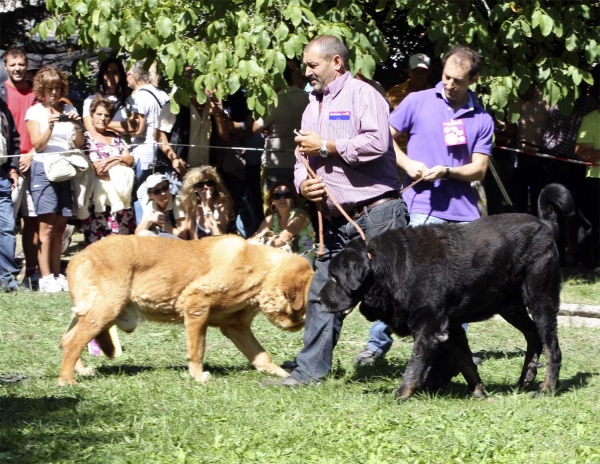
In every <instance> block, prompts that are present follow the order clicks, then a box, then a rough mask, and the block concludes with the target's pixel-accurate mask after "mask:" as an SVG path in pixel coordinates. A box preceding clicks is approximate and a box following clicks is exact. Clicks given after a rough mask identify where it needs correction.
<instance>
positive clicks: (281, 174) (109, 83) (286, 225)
mask: <svg viewBox="0 0 600 464" xmlns="http://www.w3.org/2000/svg"><path fill="white" fill-rule="evenodd" d="M465 53H466V52H465ZM3 60H4V65H5V68H6V71H7V74H8V80H7V81H6V82H4V83H0V96H1V97H2V98H1V105H2V106H1V107H0V110H1V111H0V113H1V114H2V130H3V132H2V133H3V134H4V138H5V139H6V140H7V141H8V144H7V153H9V154H15V155H17V154H20V155H21V156H20V158H16V157H15V158H8V160H9V161H8V162H6V163H4V164H2V166H1V167H0V190H2V189H4V190H6V192H5V193H9V194H11V196H12V203H11V205H10V206H11V208H8V203H7V204H6V208H4V206H2V205H4V203H6V202H2V201H0V206H2V210H1V211H0V213H1V216H2V218H1V220H0V224H1V225H2V230H4V229H6V231H5V232H1V231H0V234H2V235H1V236H0V265H1V273H2V275H1V276H0V278H1V279H2V281H1V282H2V288H4V289H7V290H13V289H15V288H20V287H19V285H23V286H24V285H25V284H26V286H27V287H29V288H31V287H32V286H39V289H40V291H44V292H56V291H66V290H68V286H67V283H66V279H65V276H64V271H63V270H62V269H61V253H62V252H63V251H64V248H65V245H64V240H63V238H64V237H63V236H64V235H65V229H66V227H67V224H68V223H71V224H77V225H79V224H81V228H82V230H83V234H84V245H85V246H88V245H90V244H92V243H94V242H95V241H97V240H99V239H102V238H104V237H107V236H110V235H114V234H138V235H162V236H166V237H171V238H172V237H176V238H178V239H183V240H193V239H200V238H202V237H205V236H210V235H220V234H225V233H238V234H240V235H242V236H244V237H246V238H250V239H255V238H256V237H257V236H260V235H261V234H264V233H265V232H266V231H270V232H271V233H273V234H275V238H274V239H271V240H269V241H268V243H269V244H270V245H271V246H277V247H283V246H285V245H289V244H292V245H293V246H292V247H293V249H294V251H296V252H299V253H304V254H305V255H306V256H307V258H309V259H312V256H311V253H310V251H311V249H312V248H313V245H314V244H315V241H316V238H315V228H314V225H316V224H315V220H314V217H315V215H314V212H315V208H314V205H313V204H312V202H308V203H309V204H310V205H311V207H312V209H311V211H310V213H309V212H308V211H305V208H304V206H305V205H306V201H305V198H303V197H305V196H304V195H303V197H300V196H299V195H298V193H297V190H296V187H294V185H293V182H294V165H295V163H296V155H295V154H294V150H295V149H296V147H297V145H298V141H297V139H295V135H294V129H296V128H300V127H301V126H302V115H303V112H304V111H305V108H306V107H307V105H308V104H309V94H311V92H313V95H315V94H316V95H319V94H320V91H319V90H318V89H316V93H314V91H315V87H314V84H315V82H307V79H306V77H305V75H303V73H302V71H301V70H300V63H299V62H298V61H297V60H289V61H288V63H287V67H286V69H285V72H284V77H285V81H286V86H285V87H284V88H278V89H276V90H277V92H278V105H277V106H270V107H269V114H268V115H267V116H265V117H264V118H259V119H256V120H254V119H253V118H252V115H251V112H250V111H249V110H248V108H247V106H246V104H245V92H244V90H243V89H241V90H240V91H238V92H237V93H236V94H235V95H232V96H230V97H228V98H227V99H226V100H219V99H218V98H217V97H216V95H215V94H214V93H213V92H211V91H209V90H207V91H206V102H205V103H200V102H199V101H198V100H196V99H195V98H191V99H190V102H189V105H188V106H181V108H180V111H179V113H178V114H174V113H173V112H172V111H171V105H170V104H169V100H170V98H171V97H170V95H169V94H168V93H167V92H169V90H168V89H165V90H167V91H165V90H162V89H161V88H160V76H158V74H157V72H156V65H155V63H150V62H146V61H145V60H141V61H137V62H134V63H133V64H131V65H130V66H128V67H127V68H125V66H124V65H123V62H122V61H121V60H120V59H119V58H115V57H109V58H107V59H106V60H104V61H103V62H102V63H100V66H99V69H98V73H97V82H96V87H95V91H94V93H93V94H91V95H89V96H88V97H87V98H86V99H85V100H84V102H83V108H82V111H81V113H80V112H79V111H78V110H77V109H76V108H75V107H73V106H72V105H70V102H69V101H68V100H67V99H66V97H67V95H68V91H69V86H68V81H67V79H66V77H65V75H64V73H63V72H61V71H60V70H59V69H57V68H56V67H54V66H51V65H47V66H43V67H41V69H39V70H37V72H36V70H33V69H29V68H30V66H29V65H28V60H27V55H26V53H25V52H24V50H23V49H22V48H19V47H11V48H9V49H8V50H7V51H6V52H5V54H4V57H3ZM467 61H468V60H467ZM445 64H446V62H444V63H443V66H444V65H445ZM126 69H127V71H126ZM599 71H600V66H596V68H595V70H594V77H595V82H596V83H597V82H598V81H600V79H599V76H598V74H599ZM28 72H29V74H28ZM185 72H186V73H191V69H186V71H185ZM306 74H307V75H308V74H309V73H306ZM406 74H407V76H408V80H406V81H405V82H403V83H401V84H398V85H395V86H393V87H392V88H390V89H388V91H387V94H386V93H385V92H384V91H383V90H382V89H381V88H379V87H380V85H379V84H378V83H377V82H376V81H373V80H368V79H366V78H364V76H362V75H357V76H356V77H357V78H358V79H359V80H362V81H363V82H364V83H367V84H368V85H370V86H372V87H373V88H375V89H376V91H377V93H378V95H382V96H383V97H384V98H385V100H386V103H387V104H388V107H389V110H390V112H391V111H393V113H392V115H393V117H392V118H391V119H390V121H391V127H392V135H393V137H394V139H395V141H394V144H395V146H396V150H395V154H396V169H397V170H398V171H399V174H400V178H401V179H402V178H404V176H405V175H407V174H408V177H407V180H406V181H405V182H404V184H405V185H407V184H408V183H409V180H411V179H416V178H419V177H423V176H426V175H429V176H430V177H432V178H433V177H435V178H436V179H441V181H444V180H446V179H448V178H449V177H450V176H451V175H452V176H453V177H455V180H460V182H458V183H457V182H446V183H444V182H442V183H441V184H439V185H438V184H437V183H436V184H435V187H436V188H433V186H434V184H431V183H427V184H425V183H422V185H421V186H420V187H418V188H414V189H412V190H409V191H408V193H407V194H405V195H408V196H405V199H406V198H408V199H409V201H407V202H410V205H409V210H410V212H411V225H414V224H416V221H417V220H419V217H417V216H418V214H421V215H423V214H425V215H426V216H427V218H425V219H424V222H432V221H434V220H437V219H439V220H443V221H448V220H449V221H459V222H463V221H470V220H473V219H474V218H476V217H478V213H477V214H475V213H473V212H472V211H471V210H470V209H469V214H467V213H465V211H466V210H465V211H458V210H457V211H458V213H457V214H454V213H453V215H450V216H448V214H446V215H444V214H445V213H444V212H446V213H447V212H448V211H449V209H448V208H449V207H450V206H452V204H453V203H452V201H454V200H452V199H455V198H458V197H457V195H458V196H459V197H460V198H468V199H469V201H468V202H467V203H466V204H467V206H465V208H467V209H468V208H471V209H472V208H476V201H475V200H474V198H475V196H474V195H473V192H472V190H471V186H470V182H471V181H475V180H480V178H481V177H482V176H484V175H485V173H486V169H485V166H483V165H480V164H481V163H480V161H481V160H485V162H486V165H487V162H488V158H489V156H488V155H489V153H483V154H481V155H480V154H479V152H480V151H481V150H480V148H481V147H479V148H478V147H469V156H471V154H473V153H474V155H473V160H472V161H471V165H474V166H475V165H476V167H477V169H475V168H474V169H475V171H473V173H468V175H465V176H462V177H461V169H463V170H464V166H462V164H461V166H462V167H461V166H457V167H456V168H454V167H453V166H452V165H448V166H446V165H441V166H442V167H443V168H444V169H445V170H441V171H440V170H436V171H435V172H433V171H431V169H432V168H433V167H434V166H436V165H435V164H432V163H435V160H431V159H428V158H427V157H425V158H424V159H422V160H421V159H419V158H418V157H413V156H410V153H409V157H410V158H409V157H407V156H406V153H405V152H404V151H403V149H404V150H406V147H407V145H408V146H409V147H410V146H411V145H413V146H415V144H421V145H422V148H420V149H419V150H420V152H422V153H423V154H425V153H426V152H427V150H426V149H425V148H424V147H426V146H427V145H428V144H431V143H432V140H434V137H433V135H432V134H433V133H434V132H436V131H437V132H439V131H442V130H444V131H447V130H450V131H454V132H456V131H460V130H461V128H460V127H458V128H456V127H454V126H452V127H450V126H449V125H448V124H447V122H444V121H441V120H440V121H439V124H437V123H436V124H437V125H440V127H437V126H436V127H435V128H433V127H432V124H433V122H432V121H433V119H435V117H437V116H436V114H437V113H435V111H430V112H431V114H430V116H428V117H422V116H423V115H424V114H425V113H423V111H424V110H423V108H432V106H431V105H433V104H434V103H435V98H437V97H436V95H440V92H442V93H441V94H443V90H442V87H441V86H440V85H441V84H438V86H437V87H433V86H432V79H433V78H436V77H438V76H432V67H431V58H430V57H428V56H427V55H425V54H423V53H417V54H414V55H412V56H410V57H409V59H408V60H407V68H406ZM28 75H29V77H30V78H32V79H33V81H32V82H29V81H27V79H26V78H27V76H28ZM475 75H476V74H475ZM454 77H456V76H454ZM451 78H452V76H451ZM466 79H467V80H466V82H465V89H466V88H467V87H468V86H469V85H470V84H472V83H474V80H472V74H469V75H468V76H467V78H466ZM316 83H317V84H318V82H316ZM438 87H439V88H438ZM173 91H174V89H173ZM426 92H429V93H427V95H431V96H432V98H433V100H432V102H430V103H429V104H425V103H421V100H423V98H425V95H426ZM171 94H172V92H171ZM412 94H415V95H419V97H418V98H417V97H416V96H414V95H412ZM465 95H466V96H467V97H468V101H467V103H468V105H467V106H469V108H471V110H472V109H473V108H475V109H476V110H477V111H475V112H476V113H477V114H479V113H478V111H479V110H480V108H481V105H479V103H478V101H477V98H476V96H475V95H474V94H472V93H465V94H464V95H462V94H461V98H462V97H465ZM409 97H411V98H409ZM421 97H422V98H421ZM452 97H453V96H452V95H446V96H444V98H447V99H448V101H451V100H452ZM467 97H465V98H467ZM598 100H599V98H598V85H597V84H596V85H595V86H594V87H589V86H587V87H582V89H581V97H580V98H579V100H578V101H577V102H576V103H575V106H574V110H573V113H572V115H571V116H569V117H566V116H564V115H563V114H562V113H561V112H560V111H559V110H558V107H552V108H548V104H547V102H546V101H545V100H544V99H543V98H542V96H541V92H540V91H539V89H538V88H537V87H536V86H535V85H533V84H532V85H531V87H530V89H529V90H528V91H527V92H526V93H525V94H523V95H522V96H521V108H520V110H521V119H520V120H519V121H518V122H517V123H516V124H508V123H506V122H504V121H499V120H494V122H493V125H494V126H495V142H496V144H495V145H496V147H495V148H494V150H493V154H494V159H493V160H492V161H490V163H492V164H493V165H494V166H495V169H496V170H497V171H498V173H499V177H498V179H499V181H500V182H501V183H503V185H502V187H505V191H506V193H507V194H506V195H504V196H501V195H500V194H499V192H500V191H501V190H502V189H500V188H499V184H498V181H497V180H495V179H494V178H492V177H491V175H490V174H488V175H487V177H486V179H485V181H484V184H485V186H486V191H487V193H488V198H489V204H488V207H489V210H490V212H491V213H499V212H506V211H510V210H515V211H518V212H529V213H532V214H535V212H536V211H535V208H536V202H537V194H538V193H539V191H540V190H541V188H542V187H543V186H544V185H545V184H547V183H549V182H552V181H557V182H561V183H564V184H565V185H567V187H568V188H570V189H571V191H572V192H573V194H574V196H575V198H576V201H577V204H578V206H579V209H578V215H577V217H576V218H575V219H574V220H571V221H567V222H565V227H564V244H563V250H564V256H565V258H564V260H563V261H564V262H567V261H569V263H571V264H576V265H580V266H586V267H592V268H594V267H597V266H600V259H599V258H600V250H599V248H600V247H599V243H598V242H599V241H600V239H599V238H598V228H599V224H598V221H599V219H598V215H599V214H598V199H599V195H600V193H599V192H598V183H599V182H600V180H599V177H600V176H599V172H598V168H593V167H589V166H586V165H584V164H577V163H569V162H568V161H563V160H552V161H549V160H548V159H540V158H535V157H534V156H532V155H531V154H530V153H529V152H536V151H537V152H543V153H548V154H551V155H556V156H559V157H562V158H568V159H571V160H579V161H581V160H583V161H586V162H592V163H598V161H599V156H598V149H599V147H598V143H599V141H598V135H597V134H599V133H600V127H598V124H599V122H598V119H599V118H598V116H597V115H598V114H599V111H600V110H599V103H598ZM459 103H460V105H459V106H462V105H463V103H464V102H462V100H461V102H459ZM419 105H420V106H419ZM417 106H418V107H417ZM399 108H402V110H399ZM481 112H483V109H481ZM342 113H343V112H342ZM434 113H435V114H434ZM340 114H341V113H340ZM482 114H484V115H487V114H486V113H485V112H483V113H482ZM80 115H81V116H80ZM419 115H420V116H419ZM342 116H343V115H342ZM417 116H419V117H421V119H418V118H417ZM482 117H483V116H482ZM487 117H488V118H489V116H487ZM330 118H331V116H330ZM442 119H444V118H442ZM442 126H443V127H442ZM486 128H487V125H486ZM491 128H492V126H490V130H492V129H491ZM463 129H464V128H463ZM466 129H467V130H469V128H468V127H467V128H466ZM11 130H13V132H14V133H15V134H17V135H18V136H19V137H16V136H13V135H11ZM486 130H487V129H486ZM454 132H453V133H454ZM440 133H441V132H440ZM482 138H485V139H486V140H487V139H488V138H489V137H488V136H487V135H485V137H484V136H482V135H481V134H479V133H478V134H477V135H474V136H473V137H471V136H468V137H467V141H468V143H469V144H472V143H474V142H475V141H476V140H478V139H482ZM421 139H422V140H421ZM420 140H421V141H420ZM15 141H16V143H17V145H16V146H15ZM486 143H487V142H486ZM444 144H445V145H444V146H448V143H447V142H444ZM458 145H460V143H459V144H458ZM263 148H264V150H262V149H263ZM507 149H514V151H509V150H507ZM79 150H81V151H79ZM419 150H417V149H416V148H414V147H413V149H412V151H413V152H416V151H419ZM519 150H520V151H519ZM406 151H407V150H406ZM484 151H485V150H484ZM525 152H528V153H525ZM52 153H55V154H59V155H55V156H54V158H56V159H58V158H68V159H69V163H68V164H69V166H70V167H69V169H70V170H71V171H73V172H72V173H71V174H68V175H67V174H65V175H64V176H63V177H60V178H59V177H57V176H56V175H54V174H53V175H49V174H48V173H49V171H58V170H59V166H55V167H52V168H51V167H50V166H49V165H50V164H51V163H52V159H54V158H53V157H52V156H49V155H52ZM77 153H82V154H83V155H84V156H83V158H84V159H85V160H86V162H87V166H86V165H81V160H80V158H78V157H77V156H74V155H75V154H77ZM430 155H431V156H433V152H431V153H430ZM57 157H58V158H57ZM457 159H458V158H457ZM481 162H483V161H481ZM461 163H462V161H461ZM478 163H479V164H478ZM58 164H59V165H60V163H58ZM430 164H431V166H430ZM467 164H468V163H467ZM459 168H461V169H459ZM65 169H66V168H65ZM296 169H297V168H296ZM71 171H69V172H71ZM82 171H87V173H88V177H89V176H90V175H91V179H92V180H91V184H89V185H88V188H87V190H86V189H85V187H84V188H83V191H81V188H79V187H77V188H76V187H75V184H76V183H77V182H87V181H84V179H85V177H82V176H81V174H80V173H81V172H82ZM455 171H456V172H455ZM73 173H77V174H73ZM90 173H91V174H90ZM74 179H79V180H78V181H77V182H76V181H75V180H74ZM2 182H4V183H6V186H4V184H2ZM455 185H459V186H460V188H461V189H462V190H460V192H458V191H457V192H458V193H457V192H445V193H444V194H443V195H442V194H440V195H441V196H440V198H439V199H437V200H436V199H435V198H433V197H434V196H435V195H438V193H437V192H438V191H439V192H442V191H443V190H444V189H445V188H450V187H452V186H455ZM5 187H6V188H5ZM457 188H458V187H457ZM4 190H2V191H0V200H1V199H2V198H3V196H2V195H4V193H2V192H4ZM396 190H398V189H396ZM82 196H86V199H84V200H83V201H82ZM421 198H425V199H426V200H427V201H429V202H430V203H431V204H429V205H425V204H424V206H423V207H422V208H420V209H419V207H416V206H414V205H416V204H420V203H419V201H420V200H419V199H421ZM436 198H437V197H436ZM434 200H435V201H434ZM446 200H447V201H446ZM444 202H446V203H448V204H445V203H444ZM451 203H452V204H451ZM411 205H412V206H411ZM431 205H433V206H435V208H434V209H433V210H432V209H431V208H430V209H429V210H427V212H425V209H427V208H428V207H429V206H431ZM511 205H512V206H511ZM82 208H83V209H84V210H85V211H84V212H82ZM424 208H425V209H424ZM436 208H437V209H436ZM5 209H6V211H5ZM9 209H10V211H9ZM459 209H460V208H459ZM463 209H464V208H463ZM434 210H435V211H434ZM438 210H440V211H438ZM432 211H433V213H432ZM265 212H266V213H267V216H266V217H265ZM434 213H435V214H434ZM438 213H440V214H438ZM459 213H460V214H459ZM463 213H464V214H463ZM471 213H472V214H471ZM9 216H10V217H9ZM413 216H414V218H413ZM13 217H16V218H17V220H19V221H20V226H21V232H22V240H23V244H22V245H23V251H24V254H25V268H26V269H25V278H26V280H23V284H19V282H18V281H17V280H16V275H17V273H18V272H19V269H18V266H17V264H16V262H15V261H14V249H15V234H14V222H13V219H12V218H13ZM7 218H9V219H8V220H6V219H7ZM311 218H312V219H311ZM420 219H423V218H420ZM11 250H12V251H11ZM35 274H37V275H38V276H39V283H37V282H36V281H34V280H32V279H31V277H32V276H33V275H35ZM36 284H37V285H36Z"/></svg>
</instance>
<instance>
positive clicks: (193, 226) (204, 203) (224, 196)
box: [181, 166, 235, 239]
mask: <svg viewBox="0 0 600 464" xmlns="http://www.w3.org/2000/svg"><path fill="white" fill-rule="evenodd" d="M181 201H182V204H183V207H184V210H185V213H186V218H187V219H186V222H187V226H186V228H187V231H188V235H189V238H190V239H198V238H202V237H208V236H214V235H223V234H229V233H235V214H234V211H233V200H232V199H231V195H230V194H229V192H228V191H227V189H226V188H225V185H224V184H223V181H222V180H221V178H220V177H219V175H218V174H217V170H216V169H215V168H214V167H212V166H201V167H198V168H193V169H190V170H189V171H188V172H187V174H186V175H185V177H184V178H183V186H182V187H181Z"/></svg>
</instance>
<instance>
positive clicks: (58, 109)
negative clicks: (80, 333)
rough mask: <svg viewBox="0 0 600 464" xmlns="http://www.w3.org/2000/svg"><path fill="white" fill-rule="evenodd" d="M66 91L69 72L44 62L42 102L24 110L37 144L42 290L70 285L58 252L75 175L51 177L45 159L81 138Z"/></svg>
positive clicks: (38, 91)
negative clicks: (70, 176) (67, 102)
mask: <svg viewBox="0 0 600 464" xmlns="http://www.w3.org/2000/svg"><path fill="white" fill-rule="evenodd" d="M68 91H69V83H68V81H67V77H66V76H65V75H64V74H63V73H62V72H61V71H60V70H59V69H58V68H56V67H55V66H52V65H46V66H43V67H42V69H40V70H39V71H38V73H37V74H36V76H35V80H34V82H33V92H34V93H35V95H36V96H37V98H38V99H39V100H40V103H37V104H36V105H34V106H32V107H31V108H29V109H28V110H27V113H26V114H25V121H27V130H28V132H29V137H30V139H31V143H32V145H33V148H34V149H35V155H34V157H33V161H32V163H31V187H30V191H31V196H32V197H33V203H34V206H35V212H36V214H37V215H38V219H39V223H40V229H39V242H40V243H39V251H38V261H39V268H40V274H41V276H42V278H41V279H40V281H39V289H40V292H50V293H54V292H60V291H68V284H67V279H66V278H65V276H64V275H63V274H61V272H60V270H61V269H60V255H61V252H62V236H63V232H64V230H65V227H66V226H67V221H68V219H69V218H70V217H71V216H73V198H72V190H71V181H70V180H65V181H62V182H52V181H50V180H49V179H48V176H47V175H46V171H45V169H44V162H43V160H44V156H47V155H48V154H52V153H54V154H57V155H62V154H63V153H65V152H67V151H69V150H71V149H72V148H73V147H75V148H79V147H81V145H82V144H83V130H82V128H81V117H80V116H79V114H78V113H77V110H76V109H75V108H74V107H73V106H71V105H67V104H64V103H63V102H61V101H60V100H61V98H63V97H64V96H66V95H67V93H68Z"/></svg>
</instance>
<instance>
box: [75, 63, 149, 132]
mask: <svg viewBox="0 0 600 464" xmlns="http://www.w3.org/2000/svg"><path fill="white" fill-rule="evenodd" d="M129 93H130V91H129V89H128V88H127V75H126V74H125V68H124V67H123V63H121V60H119V59H118V58H114V57H109V58H107V59H105V60H104V61H103V62H102V64H101V65H100V69H99V70H98V80H97V81H96V93H95V94H94V95H90V96H89V97H87V98H86V99H85V100H84V102H83V123H84V124H85V128H86V129H87V130H88V132H89V133H90V134H92V135H93V134H94V133H95V129H94V125H93V124H92V115H91V114H90V104H91V103H92V100H93V99H94V97H95V96H97V95H103V96H105V97H106V98H108V99H109V100H110V101H111V102H112V104H113V105H114V108H115V111H114V116H113V118H112V120H111V122H110V124H109V125H108V127H107V129H108V130H110V131H111V132H114V133H116V134H118V135H126V134H131V133H133V132H135V131H136V130H137V128H138V125H139V116H138V114H137V112H136V110H135V103H134V101H133V98H132V97H131V96H130V95H129Z"/></svg>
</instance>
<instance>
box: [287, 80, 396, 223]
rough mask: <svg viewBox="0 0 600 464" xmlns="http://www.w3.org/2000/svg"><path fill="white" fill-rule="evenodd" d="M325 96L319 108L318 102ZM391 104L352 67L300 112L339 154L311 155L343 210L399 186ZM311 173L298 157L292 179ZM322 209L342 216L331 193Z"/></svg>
mask: <svg viewBox="0 0 600 464" xmlns="http://www.w3.org/2000/svg"><path fill="white" fill-rule="evenodd" d="M321 98H322V101H323V104H322V106H321V109H320V111H319V101H320V100H321ZM388 116H389V105H388V103H387V102H386V101H385V99H384V98H383V97H382V96H381V95H380V94H379V93H378V92H377V91H376V90H375V89H374V88H373V87H371V86H370V85H369V84H367V83H365V82H362V81H360V80H358V79H354V78H353V77H352V76H351V75H350V73H349V72H346V73H345V74H344V75H343V76H341V77H338V78H337V79H335V80H334V81H333V82H330V83H329V85H328V86H327V87H326V88H325V90H324V92H323V94H322V95H321V94H318V93H315V92H313V93H312V94H311V95H310V103H309V105H308V106H307V107H306V110H305V111H304V115H303V116H302V130H307V131H314V132H317V133H319V134H320V135H321V136H322V137H323V138H325V139H326V140H334V141H335V146H336V149H337V151H338V153H339V154H340V156H339V157H338V156H328V157H327V158H322V157H320V156H310V157H309V158H308V159H309V163H310V167H311V168H312V169H313V170H314V171H315V172H316V174H317V175H318V176H320V177H322V178H323V181H324V182H325V185H326V186H327V189H328V190H329V191H330V192H331V194H332V195H333V196H334V197H335V199H336V200H337V202H338V203H339V204H340V205H341V206H342V207H343V208H344V210H346V211H349V210H351V209H352V208H353V207H354V205H356V204H357V203H362V202H365V201H367V200H369V199H371V198H375V197H377V196H380V195H382V194H384V193H386V192H390V191H394V190H396V191H398V190H400V188H401V184H400V179H399V178H398V173H397V171H396V155H395V154H394V148H393V145H392V137H391V134H390V129H389V124H388ZM307 178H308V174H307V172H306V168H305V167H304V164H302V163H301V162H300V161H299V160H296V165H295V173H294V183H295V185H296V188H297V189H298V191H300V184H301V183H302V181H304V180H305V179H307ZM326 203H327V204H326V207H325V208H324V212H325V213H327V214H330V215H331V216H334V217H337V216H341V213H340V212H339V211H338V210H337V208H336V207H335V205H334V204H333V203H332V202H331V200H330V199H329V198H328V199H327V200H326Z"/></svg>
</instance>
